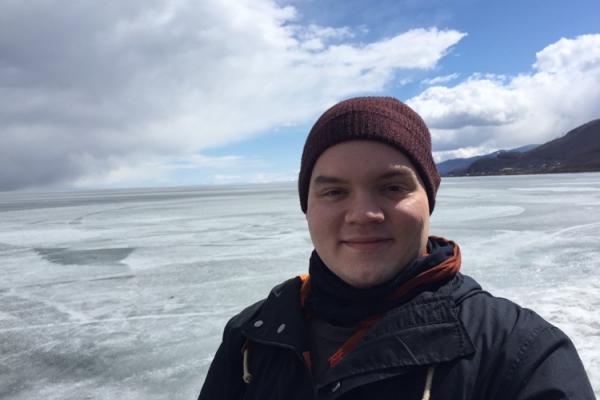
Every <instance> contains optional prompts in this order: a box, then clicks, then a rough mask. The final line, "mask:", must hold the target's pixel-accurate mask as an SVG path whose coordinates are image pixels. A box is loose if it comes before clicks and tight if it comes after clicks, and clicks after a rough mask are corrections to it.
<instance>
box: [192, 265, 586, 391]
mask: <svg viewBox="0 0 600 400" xmlns="http://www.w3.org/2000/svg"><path fill="white" fill-rule="evenodd" d="M300 285H301V281H300V279H299V278H295V279H291V280H289V281H286V282H284V283H283V284H281V285H279V286H277V287H275V288H274V289H273V290H272V292H271V294H270V295H269V297H268V298H267V299H266V300H263V301H261V302H259V303H256V304H254V305H253V306H250V307H248V308H247V309H245V310H244V311H243V312H241V313H240V314H238V315H237V316H235V317H234V318H232V319H231V320H230V321H229V323H228V324H227V326H226V327H225V333H224V335H223V342H222V344H221V346H220V347H219V349H218V351H217V353H216V355H215V358H214V360H213V363H212V365H211V367H210V369H209V372H208V375H207V377H206V380H205V383H204V386H203V388H202V391H201V392H200V397H199V400H242V399H244V400H250V399H256V400H271V399H273V400H275V399H281V400H283V399H285V400H295V399H298V400H300V399H302V400H311V399H331V400H333V399H342V400H353V399H369V400H385V399H394V400H399V399H403V400H413V399H414V400H419V399H422V398H426V397H424V396H423V394H424V392H425V391H426V390H425V387H426V381H427V374H428V372H429V373H430V374H431V373H433V377H432V378H433V380H432V381H431V384H430V388H431V390H430V396H431V397H430V399H431V400H442V399H443V400H450V399H452V400H459V399H460V400H466V399H473V400H474V399H481V400H499V399H510V400H521V399H523V400H524V399H529V400H533V399H536V400H554V399H571V400H579V399H582V400H583V399H590V400H591V399H594V398H595V397H594V393H593V391H592V388H591V386H590V383H589V380H588V378H587V376H586V373H585V371H584V368H583V365H582V363H581V360H580V359H579V356H578V355H577V352H576V350H575V348H574V347H573V344H572V343H571V341H570V340H569V338H568V337H567V336H566V335H565V334H564V333H563V332H561V331H560V330H559V329H558V328H556V327H554V326H552V325H550V324H549V323H548V322H546V321H544V320H543V319H542V318H541V317H540V316H538V315H537V314H536V313H534V312H533V311H531V310H528V309H525V308H521V307H519V306H518V305H516V304H514V303H512V302H510V301H508V300H505V299H501V298H496V297H493V296H492V295H490V294H489V293H487V292H485V291H483V290H481V287H480V286H479V285H478V284H477V283H476V282H475V281H474V280H473V279H471V278H469V277H467V276H465V275H462V274H458V275H457V276H455V277H454V278H453V279H451V280H450V281H448V282H446V283H444V284H439V285H434V286H431V285H430V286H427V287H426V288H423V289H422V290H421V292H420V293H418V294H417V295H415V296H413V297H412V298H411V299H410V300H408V301H407V302H406V303H404V304H403V305H401V306H399V307H398V308H396V309H393V310H391V311H389V312H388V313H386V314H385V315H384V317H383V318H382V319H381V320H379V321H378V322H377V323H376V324H375V325H374V326H373V327H371V328H370V330H369V331H368V332H367V334H366V335H365V336H364V337H363V339H362V341H361V343H360V344H359V345H358V346H357V347H356V348H355V349H354V350H352V351H351V352H350V353H349V354H348V355H347V356H346V357H345V358H344V359H343V360H342V361H341V362H340V363H339V364H338V365H336V366H335V367H333V368H331V369H330V370H328V371H327V372H326V373H325V375H324V377H323V379H322V381H321V382H318V383H317V382H314V381H313V379H312V377H311V374H310V372H309V371H308V369H307V367H306V365H305V362H304V359H303V355H302V353H303V351H304V350H306V348H307V346H306V340H307V339H306V332H305V321H304V317H303V312H302V309H301V307H300V295H299V289H300ZM246 344H247V346H248V351H247V369H248V371H249V372H250V373H251V374H252V380H251V382H250V383H249V384H246V383H244V381H243V380H242V375H243V373H244V372H243V358H244V357H243V350H242V349H243V348H246Z"/></svg>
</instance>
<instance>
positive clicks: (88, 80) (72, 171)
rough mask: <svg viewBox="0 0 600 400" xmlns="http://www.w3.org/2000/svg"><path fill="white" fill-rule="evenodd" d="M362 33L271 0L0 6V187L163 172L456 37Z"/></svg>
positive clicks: (314, 108) (392, 73) (405, 66)
mask: <svg viewBox="0 0 600 400" xmlns="http://www.w3.org/2000/svg"><path fill="white" fill-rule="evenodd" d="M363 31H364V28H359V29H358V30H356V31H355V30H353V29H351V28H350V27H322V26H316V25H302V21H301V20H299V17H298V13H297V12H296V10H295V9H294V8H293V7H290V6H287V7H283V6H280V5H278V4H277V3H276V2H275V1H274V0H239V1H235V2H234V1H226V0H219V1H217V0H205V1H192V0H143V1H142V0H132V1H128V2H118V3H112V2H92V1H82V2H75V3H72V4H69V6H68V7H65V6H64V4H63V3H62V2H60V1H58V0H46V1H31V2H4V3H3V5H2V14H1V15H0V96H1V97H2V99H3V101H2V102H1V103H0V132H1V133H0V135H1V136H0V190H6V189H17V188H21V187H27V186H39V185H45V184H63V183H67V184H68V183H69V182H88V183H89V184H92V183H93V182H94V181H98V182H102V181H103V180H104V181H106V180H108V181H111V180H115V181H118V180H119V179H120V178H119V177H129V178H128V179H133V178H134V177H135V176H136V174H137V172H135V171H138V172H139V171H145V172H144V174H145V175H150V176H151V175H152V174H155V175H157V176H161V174H164V173H165V172H164V171H165V168H166V169H168V168H167V167H165V166H164V163H167V164H168V162H169V161H168V160H170V159H171V158H182V157H183V158H186V157H192V156H193V155H194V154H198V153H199V152H202V151H203V150H204V149H208V148H211V147H218V146H222V145H225V144H228V143H232V142H235V141H238V140H241V139H244V138H248V137H251V136H253V135H258V134H260V133H262V132H265V131H267V130H270V129H273V128H275V127H278V126H281V125H286V124H297V123H302V122H306V121H307V120H309V119H311V118H314V117H315V114H316V113H318V112H320V111H322V109H323V108H324V107H326V106H328V105H330V104H332V103H334V102H335V101H336V100H338V99H340V98H343V97H346V96H350V95H353V94H357V93H368V92H378V91H381V90H383V89H384V88H385V87H386V85H388V84H390V83H392V82H393V81H394V79H396V75H397V73H398V71H400V70H411V69H431V68H434V67H435V66H436V64H437V63H438V62H439V60H440V59H441V58H442V57H444V55H446V54H447V53H448V51H450V49H451V47H452V46H453V45H455V44H456V43H457V42H459V41H460V40H461V38H462V37H464V35H465V34H464V33H461V32H457V31H453V30H438V29H435V28H430V29H415V30H411V31H408V32H403V33H399V34H398V35H396V36H393V37H389V38H384V39H381V40H379V41H375V42H371V43H361V42H360V41H359V40H358V39H357V37H360V35H361V34H362V32H363ZM144 174H142V175H144Z"/></svg>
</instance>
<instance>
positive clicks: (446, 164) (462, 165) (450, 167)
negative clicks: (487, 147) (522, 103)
mask: <svg viewBox="0 0 600 400" xmlns="http://www.w3.org/2000/svg"><path fill="white" fill-rule="evenodd" d="M537 146H538V145H537V144H528V145H526V146H521V147H517V148H515V149H511V150H498V151H495V152H493V153H489V154H484V155H481V156H474V157H468V158H453V159H450V160H446V161H443V162H441V163H439V164H437V169H438V172H439V173H440V175H442V176H449V175H453V173H454V172H458V171H460V170H463V169H466V168H468V167H469V166H470V165H471V164H473V163H474V162H475V161H477V160H480V159H482V158H495V157H496V156H498V155H500V154H502V153H505V152H507V151H508V152H511V151H517V152H519V153H523V152H526V151H529V150H532V149H534V148H536V147H537Z"/></svg>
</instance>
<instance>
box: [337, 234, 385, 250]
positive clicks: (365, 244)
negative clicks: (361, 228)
mask: <svg viewBox="0 0 600 400" xmlns="http://www.w3.org/2000/svg"><path fill="white" fill-rule="evenodd" d="M391 242H392V239H391V238H387V237H358V238H349V239H344V240H342V241H341V243H342V244H343V245H344V246H346V247H349V248H351V249H353V250H358V251H374V250H379V249H381V248H382V247H384V246H387V245H388V244H390V243H391Z"/></svg>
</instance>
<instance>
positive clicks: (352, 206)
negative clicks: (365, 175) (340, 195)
mask: <svg viewBox="0 0 600 400" xmlns="http://www.w3.org/2000/svg"><path fill="white" fill-rule="evenodd" d="M384 219H385V215H384V212H383V209H382V208H381V205H380V204H379V202H378V200H377V198H376V196H374V195H373V194H371V193H355V194H354V195H353V196H352V197H351V199H350V202H349V203H348V208H347V210H346V218H345V221H346V223H349V224H352V223H354V224H370V223H380V222H383V220H384Z"/></svg>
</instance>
